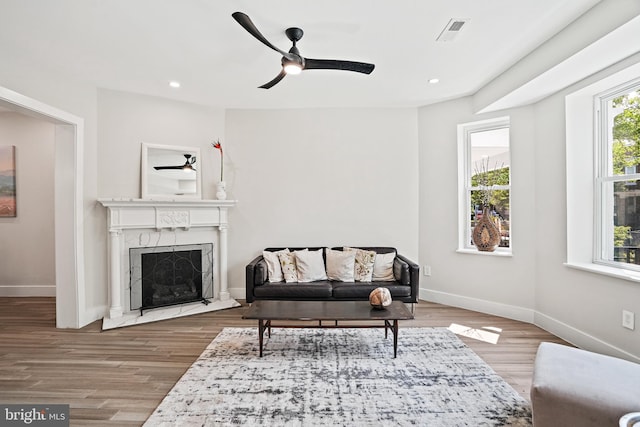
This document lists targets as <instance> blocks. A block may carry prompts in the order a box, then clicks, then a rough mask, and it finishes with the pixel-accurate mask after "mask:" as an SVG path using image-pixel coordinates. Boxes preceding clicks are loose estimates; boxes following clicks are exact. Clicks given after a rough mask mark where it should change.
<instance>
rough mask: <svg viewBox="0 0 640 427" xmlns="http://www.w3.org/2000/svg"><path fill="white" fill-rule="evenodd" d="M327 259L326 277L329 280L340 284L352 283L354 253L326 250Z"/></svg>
mask: <svg viewBox="0 0 640 427" xmlns="http://www.w3.org/2000/svg"><path fill="white" fill-rule="evenodd" d="M325 251H326V252H325V254H326V257H327V277H328V278H329V280H338V281H340V282H353V281H355V278H354V269H355V261H356V253H355V252H346V251H334V250H333V249H329V248H326V249H325Z"/></svg>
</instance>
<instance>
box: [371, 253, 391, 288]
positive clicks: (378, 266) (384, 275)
mask: <svg viewBox="0 0 640 427" xmlns="http://www.w3.org/2000/svg"><path fill="white" fill-rule="evenodd" d="M394 259H396V253H395V251H394V252H389V253H387V254H376V261H375V262H374V263H373V281H374V282H378V281H385V282H386V281H389V280H394V277H393V260H394Z"/></svg>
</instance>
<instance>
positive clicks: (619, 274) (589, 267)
mask: <svg viewBox="0 0 640 427" xmlns="http://www.w3.org/2000/svg"><path fill="white" fill-rule="evenodd" d="M564 265H566V266H567V267H569V268H575V269H576V270H582V271H588V272H590V273H596V274H602V275H604V276H609V277H615V278H617V279H623V280H629V281H631V282H638V283H640V272H638V271H631V270H625V269H622V268H616V267H609V266H607V265H600V264H594V263H588V262H565V263H564Z"/></svg>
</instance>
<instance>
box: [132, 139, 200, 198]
mask: <svg viewBox="0 0 640 427" xmlns="http://www.w3.org/2000/svg"><path fill="white" fill-rule="evenodd" d="M200 160H201V158H200V149H199V148H196V147H182V146H172V145H157V144H147V143H145V142H143V143H142V158H141V168H140V172H141V173H140V175H141V176H140V178H141V179H140V181H141V193H142V198H143V199H147V200H172V199H192V200H193V199H197V200H200V199H202V189H201V179H202V178H201V176H202V175H201V174H200V166H201V165H202V163H201V161H200Z"/></svg>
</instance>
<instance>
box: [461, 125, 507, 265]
mask: <svg viewBox="0 0 640 427" xmlns="http://www.w3.org/2000/svg"><path fill="white" fill-rule="evenodd" d="M458 182H459V195H460V198H459V203H458V205H459V206H458V209H459V216H458V218H459V233H458V234H459V242H458V249H459V250H462V251H464V250H474V251H475V247H474V246H473V242H472V240H471V233H472V230H473V227H474V226H475V223H476V221H477V220H479V219H480V217H481V215H483V209H482V208H483V205H484V206H488V211H489V215H491V217H492V219H493V220H494V222H495V223H496V225H497V226H498V229H499V230H500V246H499V248H498V249H496V252H498V253H500V252H503V253H504V252H510V251H511V209H510V206H511V156H510V150H509V118H508V117H502V118H498V119H491V120H484V121H480V122H473V123H465V124H461V125H458Z"/></svg>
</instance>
